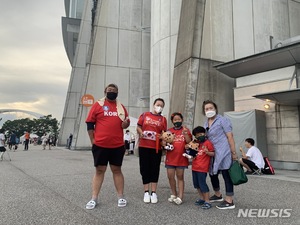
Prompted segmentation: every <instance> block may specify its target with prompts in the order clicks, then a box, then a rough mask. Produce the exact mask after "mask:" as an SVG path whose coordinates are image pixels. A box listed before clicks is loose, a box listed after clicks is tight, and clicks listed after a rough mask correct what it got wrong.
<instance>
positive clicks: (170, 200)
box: [168, 195, 177, 202]
mask: <svg viewBox="0 0 300 225" xmlns="http://www.w3.org/2000/svg"><path fill="white" fill-rule="evenodd" d="M176 198H177V197H176V196H175V195H171V196H170V198H168V201H169V202H173V201H174V199H176Z"/></svg>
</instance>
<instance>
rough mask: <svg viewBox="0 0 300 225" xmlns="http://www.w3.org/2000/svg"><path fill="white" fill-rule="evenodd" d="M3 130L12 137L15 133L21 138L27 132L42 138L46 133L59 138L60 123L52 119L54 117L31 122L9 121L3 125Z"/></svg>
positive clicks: (45, 117)
mask: <svg viewBox="0 0 300 225" xmlns="http://www.w3.org/2000/svg"><path fill="white" fill-rule="evenodd" d="M2 128H3V129H4V131H5V133H6V134H8V135H10V134H11V133H12V132H14V133H15V134H16V135H17V137H21V136H22V135H23V134H24V132H25V131H28V132H29V133H34V134H36V135H38V136H40V137H41V136H42V135H43V134H44V133H47V134H51V135H53V136H55V135H56V136H58V132H59V129H58V121H57V119H56V118H52V115H48V116H44V117H41V118H39V119H33V120H30V119H29V118H26V119H19V120H12V121H11V120H8V121H6V122H5V123H4V124H3V126H2Z"/></svg>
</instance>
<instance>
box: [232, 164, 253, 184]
mask: <svg viewBox="0 0 300 225" xmlns="http://www.w3.org/2000/svg"><path fill="white" fill-rule="evenodd" d="M229 176H230V178H231V181H232V183H233V185H240V184H244V183H247V181H248V178H247V176H246V174H245V172H244V170H243V168H242V167H241V166H240V164H239V162H238V161H234V162H233V163H232V165H231V167H230V168H229Z"/></svg>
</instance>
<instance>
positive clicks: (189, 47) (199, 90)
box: [170, 0, 235, 129]
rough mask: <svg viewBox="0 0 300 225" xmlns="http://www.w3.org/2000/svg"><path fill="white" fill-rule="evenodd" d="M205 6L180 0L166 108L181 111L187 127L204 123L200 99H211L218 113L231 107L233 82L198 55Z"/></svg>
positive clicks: (202, 2)
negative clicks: (171, 77)
mask: <svg viewBox="0 0 300 225" xmlns="http://www.w3.org/2000/svg"><path fill="white" fill-rule="evenodd" d="M205 5H206V1H205V0H183V1H182V6H181V14H180V22H179V31H178V42H177V51H176V60H175V68H174V76H173V85H172V95H171V104H170V111H171V112H175V111H179V112H182V113H183V114H184V117H185V124H186V125H187V126H188V127H189V128H190V129H192V128H193V127H195V126H197V125H202V124H203V122H204V120H203V119H204V117H203V116H202V102H203V101H204V100H207V99H211V100H213V101H215V102H216V104H217V105H218V107H219V112H220V113H222V112H224V111H229V110H232V109H233V90H232V88H233V87H234V85H235V81H234V80H233V79H231V78H228V77H227V76H225V75H222V74H221V73H219V72H218V71H216V70H215V69H214V68H213V65H214V64H216V62H215V61H213V60H210V59H208V60H206V59H203V58H201V46H202V37H203V26H204V16H205ZM219 63H220V62H219Z"/></svg>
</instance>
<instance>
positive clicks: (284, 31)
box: [234, 0, 300, 170]
mask: <svg viewBox="0 0 300 225" xmlns="http://www.w3.org/2000/svg"><path fill="white" fill-rule="evenodd" d="M241 7H243V6H241ZM248 10H249V11H252V15H253V16H252V18H253V19H252V21H253V22H252V23H253V27H254V29H253V32H250V33H249V35H252V36H253V43H254V44H253V46H254V49H253V50H254V51H253V53H258V52H262V51H266V50H269V49H270V43H269V42H268V37H269V36H273V37H274V42H275V44H273V45H276V42H277V43H278V42H279V41H283V40H286V39H288V38H291V37H294V36H298V35H300V30H299V29H300V26H299V21H300V18H299V17H300V2H297V1H291V0H278V1H258V0H255V1H254V0H253V1H252V8H251V7H250V8H249V9H248ZM245 15H246V14H245ZM246 32H247V31H246ZM235 42H236V41H235ZM248 42H249V41H248ZM249 44H250V42H249ZM235 49H236V45H235ZM235 52H236V51H235ZM294 69H295V67H294V66H292V67H287V68H283V69H279V70H275V71H269V72H265V73H259V74H254V75H250V76H246V77H242V78H238V79H237V82H236V83H237V87H236V88H235V90H234V100H235V110H236V111H241V110H249V109H260V110H264V111H265V113H266V127H267V144H268V156H269V158H270V160H271V162H272V164H273V166H274V167H275V168H282V169H292V170H300V163H299V162H300V151H299V149H300V124H299V121H300V120H299V107H297V106H282V105H277V104H275V103H272V102H264V101H262V100H259V99H256V98H253V97H252V96H253V95H257V94H263V93H268V92H275V91H284V90H288V88H289V86H290V79H291V77H292V74H293V72H294ZM298 82H299V81H298ZM291 88H292V89H293V88H299V83H298V84H297V82H295V81H294V82H293V83H292V86H291ZM264 104H269V105H270V106H271V107H270V109H268V110H267V109H265V108H264Z"/></svg>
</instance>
